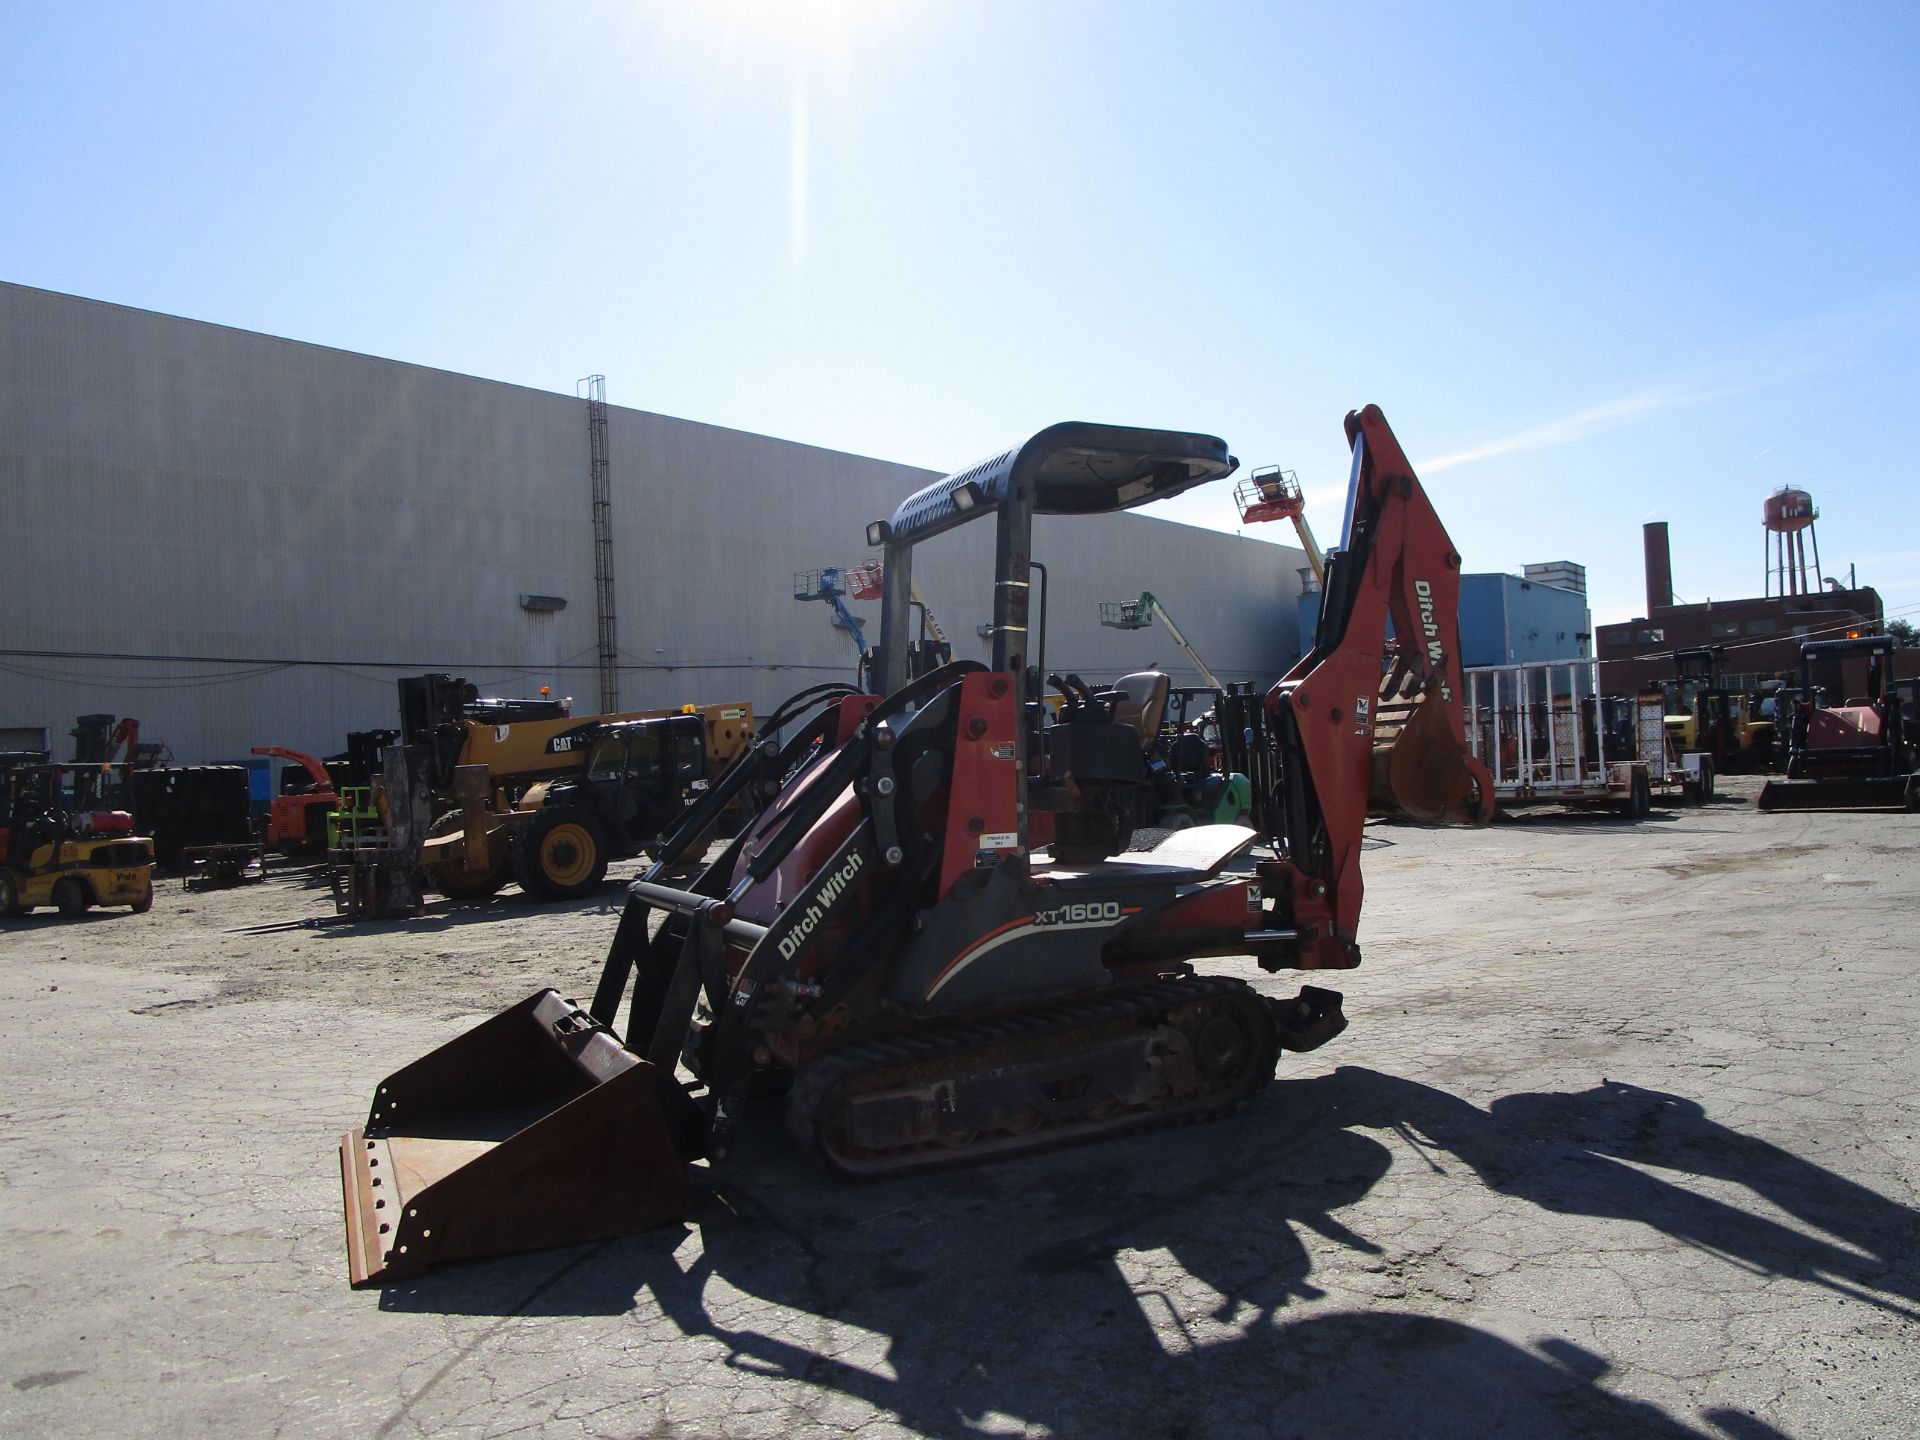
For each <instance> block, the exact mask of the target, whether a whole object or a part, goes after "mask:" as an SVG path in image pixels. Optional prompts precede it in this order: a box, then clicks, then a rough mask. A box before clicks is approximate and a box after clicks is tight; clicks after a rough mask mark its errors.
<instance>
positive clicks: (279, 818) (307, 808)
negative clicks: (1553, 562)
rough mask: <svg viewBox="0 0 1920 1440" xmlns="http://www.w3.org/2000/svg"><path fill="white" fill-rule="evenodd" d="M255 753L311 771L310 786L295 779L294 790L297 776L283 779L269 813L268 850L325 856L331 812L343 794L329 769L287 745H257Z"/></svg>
mask: <svg viewBox="0 0 1920 1440" xmlns="http://www.w3.org/2000/svg"><path fill="white" fill-rule="evenodd" d="M253 753H254V754H256V755H271V756H273V757H275V758H276V759H280V760H285V761H287V762H288V763H289V764H293V765H298V766H300V767H301V768H302V769H303V770H305V771H306V772H307V779H306V783H305V784H304V785H302V784H300V782H299V781H297V780H294V781H293V787H292V788H289V787H288V785H287V782H288V781H289V780H292V779H293V777H292V776H291V775H284V776H283V777H282V780H281V786H282V789H281V793H280V794H278V795H275V796H274V797H273V804H272V806H271V807H270V808H269V809H268V811H267V847H268V848H269V849H272V850H278V851H280V853H281V854H283V855H320V854H324V853H325V851H326V848H327V812H328V811H330V810H333V809H335V808H337V807H338V806H339V804H340V794H339V792H338V791H336V790H335V789H334V788H333V777H332V776H331V775H329V774H328V773H327V767H326V766H324V765H322V764H321V763H320V762H319V761H318V760H316V759H314V758H313V756H311V755H308V754H306V753H305V752H303V751H300V750H289V749H287V748H286V747H285V746H284V745H256V746H254V747H253Z"/></svg>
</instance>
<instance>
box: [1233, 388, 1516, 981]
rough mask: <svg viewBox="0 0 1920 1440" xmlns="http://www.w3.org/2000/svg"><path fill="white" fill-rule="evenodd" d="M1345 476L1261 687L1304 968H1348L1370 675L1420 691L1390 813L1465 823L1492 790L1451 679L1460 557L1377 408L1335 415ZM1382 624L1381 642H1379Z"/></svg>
mask: <svg viewBox="0 0 1920 1440" xmlns="http://www.w3.org/2000/svg"><path fill="white" fill-rule="evenodd" d="M1346 426H1347V440H1348V443H1349V444H1350V445H1351V446H1352V449H1353V470H1352V474H1351V477H1350V479H1349V482H1348V488H1347V512H1346V524H1345V529H1344V533H1343V543H1342V545H1341V548H1340V549H1339V550H1336V551H1333V552H1331V553H1330V554H1329V555H1328V557H1327V581H1326V590H1325V598H1324V600H1323V603H1322V607H1321V611H1320V625H1319V630H1318V633H1317V634H1316V636H1315V640H1314V646H1313V649H1312V650H1310V651H1309V652H1308V653H1307V654H1306V655H1305V656H1304V657H1303V658H1302V659H1301V660H1300V662H1299V664H1297V665H1295V666H1294V667H1293V669H1292V670H1291V671H1289V672H1288V673H1287V675H1286V676H1285V677H1283V678H1282V679H1281V680H1280V682H1279V683H1278V684H1276V685H1275V686H1274V687H1273V689H1272V690H1270V691H1269V692H1268V694H1267V715H1268V720H1269V726H1270V729H1271V732H1272V734H1273V737H1274V741H1275V745H1276V748H1277V750H1278V752H1279V760H1280V767H1279V768H1280V777H1279V789H1280V794H1279V795H1278V796H1277V797H1275V798H1276V800H1277V802H1278V803H1277V804H1276V805H1274V806H1273V807H1272V810H1271V813H1272V814H1273V816H1274V817H1275V820H1276V824H1275V826H1274V828H1275V829H1277V830H1278V831H1279V832H1280V833H1278V834H1276V835H1274V836H1273V837H1272V838H1273V839H1274V840H1275V842H1276V844H1277V845H1278V846H1279V847H1280V848H1281V850H1282V853H1283V855H1284V856H1285V862H1284V863H1283V864H1282V865H1281V866H1279V867H1276V870H1275V871H1274V872H1273V873H1271V876H1270V883H1271V881H1273V880H1279V879H1281V878H1282V877H1283V875H1284V876H1285V877H1286V878H1288V879H1290V881H1291V884H1292V890H1293V894H1292V902H1293V903H1292V907H1291V916H1292V921H1293V924H1294V926H1295V928H1296V929H1298V931H1299V935H1298V940H1297V942H1296V943H1297V950H1298V959H1297V960H1296V961H1295V962H1294V963H1296V964H1299V965H1301V966H1302V967H1304V968H1322V967H1336V966H1338V967H1344V966H1349V965H1355V964H1358V963H1359V950H1358V948H1357V946H1356V945H1355V944H1354V936H1355V932H1356V931H1357V929H1358V926H1359V922H1360V900H1361V890H1362V887H1361V879H1360V842H1361V838H1362V832H1363V829H1364V827H1365V824H1366V815H1367V797H1368V791H1369V787H1370V783H1371V781H1372V779H1373V773H1374V766H1375V757H1374V724H1375V718H1376V707H1377V705H1378V702H1379V698H1380V692H1381V677H1382V675H1383V673H1384V671H1385V669H1386V662H1387V660H1388V658H1389V656H1390V654H1391V653H1392V650H1393V649H1394V648H1397V652H1398V653H1397V654H1395V655H1393V659H1394V664H1395V669H1396V671H1397V672H1404V673H1405V674H1407V675H1409V676H1411V677H1412V679H1413V680H1414V681H1415V682H1416V683H1417V685H1418V687H1419V694H1420V700H1419V704H1418V707H1417V708H1416V709H1415V711H1414V713H1413V714H1412V716H1411V717H1410V718H1409V719H1408V720H1407V722H1406V723H1405V725H1404V726H1403V727H1402V729H1401V731H1400V734H1399V737H1398V739H1397V740H1396V742H1395V744H1394V747H1393V750H1392V753H1391V755H1390V756H1389V757H1388V758H1387V762H1386V763H1387V771H1388V777H1389V779H1390V781H1391V785H1392V789H1393V792H1394V797H1395V800H1396V802H1397V803H1398V805H1399V807H1400V808H1401V809H1402V810H1403V811H1405V812H1406V813H1408V814H1410V815H1413V816H1415V817H1417V818H1420V819H1426V820H1441V821H1451V822H1456V823H1479V822H1482V821H1484V820H1486V819H1487V818H1488V816H1489V815H1490V814H1491V813H1492V807H1493V785H1492V781H1491V778H1490V777H1489V776H1488V774H1487V772H1486V769H1485V767H1484V766H1482V765H1481V764H1480V762H1479V761H1478V760H1476V759H1475V758H1474V757H1473V755H1472V753H1471V752H1470V751H1469V750H1468V748H1467V742H1466V724H1465V717H1464V715H1463V713H1462V709H1461V683H1460V644H1459V630H1460V622H1459V616H1460V556H1459V553H1458V552H1457V551H1456V550H1455V549H1454V548H1453V542H1452V541H1451V540H1450V539H1448V537H1447V532H1446V527H1445V526H1443V525H1442V524H1441V523H1440V517H1439V516H1438V515H1436V514H1435V513H1434V510H1433V505H1432V504H1431V502H1430V501H1429V500H1428V499H1427V494H1426V491H1425V490H1423V489H1422V488H1421V485H1420V482H1419V480H1418V479H1417V478H1416V477H1415V475H1414V473H1413V466H1412V465H1411V464H1409V463H1408V461H1407V457H1406V453H1405V452H1404V451H1403V450H1402V449H1401V448H1400V443H1399V441H1398V440H1396V439H1395V438H1394V434H1393V431H1392V430H1391V429H1390V428H1389V427H1388V425H1387V420H1386V417H1385V416H1384V415H1382V414H1381V413H1380V409H1379V407H1378V406H1374V405H1369V406H1367V407H1366V409H1364V410H1359V411H1355V412H1353V413H1352V414H1349V415H1348V416H1347V422H1346ZM1389 619H1391V620H1392V623H1393V634H1394V636H1395V641H1394V642H1393V644H1392V646H1390V643H1389V641H1388V639H1387V622H1388V620H1389Z"/></svg>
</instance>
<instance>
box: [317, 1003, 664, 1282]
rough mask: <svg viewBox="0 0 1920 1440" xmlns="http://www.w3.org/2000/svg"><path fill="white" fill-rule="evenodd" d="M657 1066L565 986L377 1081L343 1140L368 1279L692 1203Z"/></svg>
mask: <svg viewBox="0 0 1920 1440" xmlns="http://www.w3.org/2000/svg"><path fill="white" fill-rule="evenodd" d="M660 1086H661V1079H660V1076H659V1074H658V1072H657V1071H656V1070H655V1068H654V1067H653V1066H652V1065H650V1064H648V1063H647V1062H646V1061H645V1060H642V1059H641V1058H640V1057H639V1056H637V1055H635V1054H634V1053H633V1052H632V1051H630V1050H628V1049H627V1048H626V1047H625V1046H623V1045H622V1044H620V1042H619V1041H618V1040H617V1039H616V1038H615V1037H614V1035H613V1033H612V1032H611V1031H609V1030H608V1029H607V1028H606V1027H605V1026H603V1025H600V1024H599V1023H598V1022H596V1021H595V1020H593V1018H592V1017H591V1016H589V1015H588V1014H587V1013H586V1012H585V1011H584V1010H581V1009H580V1008H579V1007H577V1006H575V1005H573V1004H572V1003H570V1002H569V1001H566V1000H563V999H561V997H560V996H559V994H558V993H556V992H555V991H552V990H543V991H541V992H540V993H539V994H538V995H535V996H532V997H531V998H530V999H527V1000H525V1001H522V1002H521V1003H520V1004H518V1005H516V1006H514V1007H513V1008H512V1009H511V1010H506V1011H503V1012H501V1013H500V1014H498V1015H496V1016H494V1017H493V1018H492V1019H491V1020H488V1021H487V1022H485V1023H484V1024H482V1025H480V1026H479V1027H478V1028H477V1029H474V1030H470V1031H468V1032H467V1033H466V1034H465V1035H462V1036H460V1037H459V1038H458V1039H457V1040H453V1041H450V1042H449V1043H447V1044H445V1045H443V1046H441V1047H440V1048H439V1049H438V1050H435V1051H434V1052H433V1053H432V1054H430V1055H427V1056H425V1057H424V1058H422V1059H420V1060H416V1061H415V1062H414V1063H413V1064H411V1065H409V1066H407V1067H406V1068H405V1069H404V1070H399V1071H396V1072H395V1073H394V1074H392V1075H390V1076H388V1077H387V1078H386V1079H385V1080H383V1081H382V1082H381V1083H380V1088H379V1091H378V1093H377V1094H376V1095H375V1096H374V1101H373V1108H372V1110H371V1112H370V1113H369V1115H368V1117H367V1123H366V1125H365V1126H364V1127H362V1128H360V1129H356V1130H352V1131H349V1132H348V1133H347V1134H346V1135H345V1136H344V1137H342V1139H341V1141H340V1179H341V1185H342V1187H343V1190H344V1198H345V1205H346V1225H347V1269H348V1272H349V1274H350V1276H351V1278H352V1281H353V1284H354V1285H355V1286H356V1287H359V1286H367V1285H383V1284H388V1283H391V1282H393V1281H396V1280H403V1279H407V1278H409V1277H411V1276H414V1275H418V1274H420V1273H421V1272H422V1271H424V1270H426V1269H428V1268H429V1267H431V1266H435V1265H440V1264H444V1263H445V1262H447V1261H449V1260H459V1259H467V1258H471V1257H474V1256H480V1255H503V1254H510V1253H512V1252H514V1251H519V1250H537V1249H540V1248H543V1247H545V1246H550V1245H570V1244H575V1243H577V1242H580V1241H586V1240H599V1239H606V1238H610V1237H612V1236H616V1235H630V1234H634V1233H636V1232H638V1231H641V1230H647V1229H651V1228H652V1227H654V1226H656V1225H660V1224H664V1223H665V1222H667V1221H669V1220H673V1219H676V1218H679V1217H681V1216H683V1215H685V1214H686V1213H687V1209H688V1204H689V1197H688V1193H687V1185H686V1175H685V1169H684V1165H683V1162H682V1160H681V1158H680V1156H679V1154H678V1153H677V1152H676V1151H675V1148H674V1145H673V1142H672V1139H671V1137H670V1136H669V1133H668V1126H667V1122H666V1117H665V1113H664V1111H663V1108H662V1100H661V1094H660Z"/></svg>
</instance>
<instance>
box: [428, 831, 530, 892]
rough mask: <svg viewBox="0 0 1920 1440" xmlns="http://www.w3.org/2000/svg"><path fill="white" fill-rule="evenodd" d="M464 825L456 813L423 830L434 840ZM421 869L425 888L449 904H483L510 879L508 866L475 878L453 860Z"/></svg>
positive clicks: (501, 866) (511, 871) (510, 874)
mask: <svg viewBox="0 0 1920 1440" xmlns="http://www.w3.org/2000/svg"><path fill="white" fill-rule="evenodd" d="M465 824H466V817H465V816H464V815H462V814H461V813H460V812H459V811H458V810H454V811H451V812H449V813H448V814H445V815H442V816H441V817H440V818H439V819H438V820H436V821H434V822H433V824H432V826H431V827H429V828H428V830H427V838H428V839H429V840H437V839H439V838H440V837H441V836H442V835H451V834H453V833H454V832H455V831H456V830H459V829H460V828H461V827H462V826H464V825H465ZM422 869H424V870H425V872H426V876H427V884H429V885H431V886H432V887H433V888H434V889H435V890H438V891H439V892H440V893H441V894H442V895H444V896H446V897H447V898H448V899H449V900H485V899H486V898H487V897H488V896H489V895H495V894H498V893H499V891H500V887H501V886H503V885H505V884H506V883H507V881H509V880H511V879H513V866H512V864H511V863H509V864H505V865H500V866H497V867H495V868H494V869H492V870H487V871H484V872H482V873H480V874H475V873H474V872H473V871H471V870H469V869H467V867H466V866H464V865H462V864H461V863H460V862H459V861H457V860H455V861H450V862H446V863H443V864H439V865H427V866H423V867H422Z"/></svg>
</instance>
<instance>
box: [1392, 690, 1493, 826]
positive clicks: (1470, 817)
mask: <svg viewBox="0 0 1920 1440" xmlns="http://www.w3.org/2000/svg"><path fill="white" fill-rule="evenodd" d="M1447 712H1448V705H1447V703H1446V701H1445V700H1443V699H1442V698H1441V696H1440V691H1439V690H1438V689H1437V688H1433V689H1429V690H1428V691H1427V694H1426V697H1425V698H1424V699H1423V700H1422V701H1421V702H1420V704H1419V706H1418V708H1416V709H1415V710H1414V712H1413V713H1412V714H1411V715H1409V716H1408V717H1407V719H1406V723H1405V724H1403V725H1402V726H1401V727H1400V733H1399V735H1398V736H1396V737H1395V739H1394V742H1393V749H1392V750H1391V751H1389V752H1388V755H1387V762H1386V770H1387V774H1386V780H1387V790H1388V793H1389V795H1390V796H1391V797H1392V801H1393V804H1394V805H1395V807H1397V808H1398V809H1399V810H1401V811H1402V812H1403V813H1405V814H1407V815H1410V816H1412V817H1413V818H1414V819H1416V820H1445V821H1455V822H1459V821H1471V822H1474V823H1481V822H1484V821H1486V820H1487V819H1489V818H1490V817H1491V816H1492V814H1493V798H1494V797H1493V777H1492V776H1491V775H1489V774H1488V773H1487V767H1486V766H1485V765H1483V764H1481V763H1480V761H1479V760H1478V759H1477V758H1475V756H1474V754H1473V752H1472V751H1470V750H1469V749H1467V747H1466V746H1465V745H1463V744H1461V743H1460V741H1459V740H1458V739H1456V738H1455V736H1454V733H1453V724H1452V722H1451V720H1449V718H1448V713H1447Z"/></svg>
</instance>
